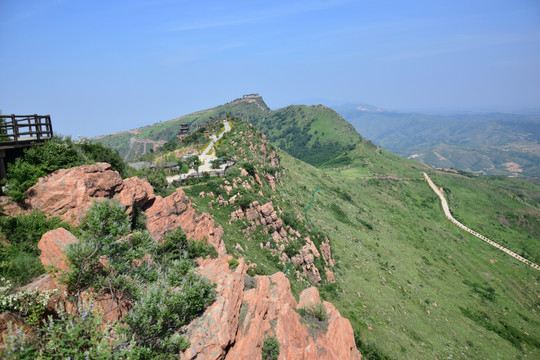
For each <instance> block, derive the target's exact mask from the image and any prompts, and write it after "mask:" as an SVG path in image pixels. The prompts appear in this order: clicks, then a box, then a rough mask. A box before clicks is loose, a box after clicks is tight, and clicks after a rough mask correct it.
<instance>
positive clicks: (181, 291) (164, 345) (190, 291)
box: [125, 274, 215, 354]
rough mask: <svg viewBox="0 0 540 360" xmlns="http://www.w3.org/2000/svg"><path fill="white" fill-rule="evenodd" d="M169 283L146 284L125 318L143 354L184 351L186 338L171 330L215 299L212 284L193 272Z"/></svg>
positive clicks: (187, 321)
mask: <svg viewBox="0 0 540 360" xmlns="http://www.w3.org/2000/svg"><path fill="white" fill-rule="evenodd" d="M170 285H172V284H168V283H165V282H162V281H156V282H154V283H152V284H150V285H148V287H147V288H146V289H145V291H144V293H143V295H142V296H141V297H140V299H139V300H138V301H137V302H136V303H134V306H133V310H132V311H131V312H130V313H129V314H128V315H127V316H126V318H125V321H126V323H127V324H128V325H129V328H130V331H131V333H132V334H133V338H134V339H135V341H136V342H137V347H138V348H139V351H140V352H142V353H158V354H159V353H161V354H166V353H178V352H179V351H180V350H185V349H186V340H185V339H183V338H182V337H180V336H177V335H174V333H175V332H177V331H178V330H179V329H180V327H182V326H183V325H185V324H187V323H189V322H190V321H191V320H192V319H194V318H195V317H197V316H199V315H200V314H202V312H203V311H204V309H206V307H207V306H208V305H210V304H211V303H212V302H213V301H214V299H215V291H214V289H213V287H212V285H211V284H210V283H209V282H208V281H207V280H204V279H202V278H200V277H199V276H196V275H194V274H191V275H190V276H186V277H183V278H181V280H180V279H179V281H178V282H177V283H176V284H175V285H177V286H176V287H174V288H172V287H171V286H170Z"/></svg>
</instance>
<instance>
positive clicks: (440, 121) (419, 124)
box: [336, 105, 540, 177]
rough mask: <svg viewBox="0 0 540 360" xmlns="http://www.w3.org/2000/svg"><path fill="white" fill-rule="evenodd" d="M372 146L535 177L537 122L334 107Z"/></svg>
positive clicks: (539, 154) (444, 163)
mask: <svg viewBox="0 0 540 360" xmlns="http://www.w3.org/2000/svg"><path fill="white" fill-rule="evenodd" d="M336 109H337V111H338V112H339V113H340V114H341V115H342V116H343V117H344V118H345V119H347V120H348V121H350V122H351V123H352V124H353V125H354V126H355V128H356V130H358V132H360V133H361V134H362V135H364V136H366V137H367V138H368V139H371V140H373V141H374V142H375V143H376V144H378V145H381V146H382V147H384V148H386V149H388V150H390V151H392V152H394V153H396V154H400V155H402V156H405V157H414V159H415V160H418V161H422V162H424V163H426V164H429V165H432V166H435V167H442V168H455V169H461V170H466V171H474V172H480V173H483V174H490V175H516V174H517V175H524V176H532V177H538V176H540V167H539V165H538V164H539V163H540V161H539V159H540V116H538V115H520V114H503V113H489V114H461V115H435V114H415V113H393V112H381V111H366V110H365V108H363V107H362V110H359V109H358V108H357V107H356V106H352V105H348V106H341V107H336Z"/></svg>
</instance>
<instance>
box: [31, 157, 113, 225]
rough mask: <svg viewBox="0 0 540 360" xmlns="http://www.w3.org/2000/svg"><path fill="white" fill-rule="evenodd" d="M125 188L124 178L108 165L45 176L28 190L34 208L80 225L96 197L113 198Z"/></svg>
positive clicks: (92, 166) (68, 170)
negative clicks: (123, 186) (82, 217)
mask: <svg viewBox="0 0 540 360" xmlns="http://www.w3.org/2000/svg"><path fill="white" fill-rule="evenodd" d="M121 188H122V178H121V177H120V174H118V172H117V171H112V170H111V166H110V165H109V164H107V163H97V164H95V165H83V166H78V167H74V168H71V169H61V170H57V171H55V172H53V173H52V174H50V175H47V176H45V177H42V178H40V179H39V180H38V183H37V184H36V185H34V186H32V187H31V188H30V189H28V190H27V192H26V194H27V199H26V203H27V204H28V206H29V207H30V208H31V209H38V210H41V211H43V212H44V213H46V214H48V215H51V216H54V215H57V216H60V217H61V218H62V219H63V220H64V221H67V222H70V223H72V224H74V225H78V224H79V222H80V220H81V216H82V214H84V213H85V212H86V210H87V209H88V208H89V207H90V205H91V204H92V202H93V201H94V198H112V197H113V196H114V194H115V193H116V192H118V191H120V190H121Z"/></svg>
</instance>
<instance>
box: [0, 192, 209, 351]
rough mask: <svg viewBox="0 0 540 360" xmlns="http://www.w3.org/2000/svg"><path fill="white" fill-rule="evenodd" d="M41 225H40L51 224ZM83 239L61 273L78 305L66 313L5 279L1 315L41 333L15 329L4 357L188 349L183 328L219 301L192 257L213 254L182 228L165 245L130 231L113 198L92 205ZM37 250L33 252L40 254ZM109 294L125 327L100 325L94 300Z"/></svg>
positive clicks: (69, 252)
mask: <svg viewBox="0 0 540 360" xmlns="http://www.w3.org/2000/svg"><path fill="white" fill-rule="evenodd" d="M38 221H39V219H38V220H35V222H38ZM41 221H42V223H43V224H42V227H45V226H48V223H47V221H46V220H43V219H41ZM10 235H11V234H10ZM78 237H79V241H78V242H76V243H74V244H72V245H70V247H69V248H68V250H67V258H68V260H69V267H70V270H69V271H68V272H67V273H65V274H57V276H59V277H60V278H61V279H62V281H63V282H64V283H65V284H66V286H67V291H68V293H67V296H68V299H69V301H70V302H71V303H72V304H74V307H73V309H72V310H71V311H70V312H69V313H67V312H65V311H64V310H63V309H61V308H59V309H57V310H56V313H55V314H50V313H48V312H46V311H45V308H44V305H43V304H46V303H47V301H48V297H49V295H50V294H48V293H47V292H45V293H41V294H40V293H39V292H31V291H30V292H20V291H17V290H16V289H14V288H13V285H14V284H13V283H11V282H9V281H6V279H4V278H2V281H3V284H0V285H1V288H0V304H1V305H0V311H6V310H8V311H12V312H15V313H16V314H18V316H21V317H22V318H23V319H25V321H26V323H27V324H29V325H33V326H34V327H35V328H36V330H37V331H36V333H35V334H36V336H34V337H28V336H26V335H25V334H26V333H23V332H21V331H20V329H10V331H11V332H10V337H11V338H10V339H11V340H10V341H8V342H7V343H6V344H5V345H4V348H3V349H2V350H3V352H4V353H7V354H8V355H9V358H13V359H15V358H37V359H60V358H62V359H64V358H68V357H74V358H75V357H79V356H86V357H88V358H104V359H105V358H106V359H155V358H160V359H169V358H175V357H176V356H177V355H176V354H177V353H178V352H179V351H181V350H185V349H186V347H187V346H189V342H188V341H187V340H186V339H185V338H183V337H182V336H181V335H180V333H179V330H180V328H181V327H182V326H183V325H185V324H187V323H189V322H190V321H191V320H192V319H194V318H195V317H197V316H199V315H200V314H202V312H203V311H204V310H205V308H206V307H207V306H208V305H210V304H211V303H212V302H213V301H214V299H215V291H214V288H213V285H212V284H211V283H210V282H209V281H208V280H206V279H204V278H202V277H200V276H199V275H197V274H196V273H195V272H194V266H195V262H194V259H195V258H196V257H199V256H203V257H204V256H208V255H211V254H215V250H213V249H210V248H209V247H208V246H206V245H205V244H204V243H201V242H197V243H195V242H192V241H190V240H187V239H186V236H185V234H184V233H183V232H182V231H181V230H180V229H179V230H176V231H175V232H173V233H170V234H168V235H167V237H166V238H165V241H164V242H163V244H161V245H160V244H158V243H156V242H155V241H154V240H152V239H151V237H150V235H149V233H148V232H147V231H135V232H133V233H131V221H130V219H129V218H128V215H127V214H126V213H125V211H124V208H123V206H121V205H119V204H118V203H115V202H114V201H111V200H103V201H100V202H96V203H94V204H93V206H92V207H91V208H90V209H89V210H88V212H87V214H86V215H85V217H84V219H83V221H82V222H81V225H80V226H79V233H78ZM32 245H33V249H31V251H37V248H36V246H37V245H36V244H32ZM28 247H29V248H32V246H31V245H30V244H28ZM103 259H106V264H105V265H104V264H103V261H104V260H103ZM134 264H137V265H134ZM83 293H85V294H86V295H83ZM105 294H106V295H107V296H109V297H111V298H113V299H116V301H118V302H119V303H127V304H129V307H131V311H130V312H129V314H128V315H127V316H126V317H125V318H124V319H123V321H122V324H121V326H120V324H111V326H109V327H106V328H105V329H103V327H102V326H101V323H102V320H101V318H100V314H99V310H98V309H97V308H95V307H94V305H93V300H92V297H93V296H99V295H105Z"/></svg>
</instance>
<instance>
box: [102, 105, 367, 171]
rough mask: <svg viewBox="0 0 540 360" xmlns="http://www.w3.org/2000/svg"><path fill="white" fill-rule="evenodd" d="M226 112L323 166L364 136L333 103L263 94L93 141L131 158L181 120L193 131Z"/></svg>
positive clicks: (174, 130)
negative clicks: (272, 102) (294, 101)
mask: <svg viewBox="0 0 540 360" xmlns="http://www.w3.org/2000/svg"><path fill="white" fill-rule="evenodd" d="M226 114H229V115H231V116H236V117H239V118H241V119H244V120H247V121H249V122H251V123H252V124H255V125H256V126H257V127H258V128H259V129H260V130H261V131H262V132H263V133H264V134H266V136H268V138H269V139H270V140H271V141H272V142H274V143H276V144H278V145H279V147H280V148H281V149H283V150H285V151H287V152H289V153H290V154H292V155H293V156H295V157H297V158H299V159H301V160H303V161H305V162H308V163H311V164H314V165H318V166H321V165H330V164H334V165H335V163H334V161H333V159H334V158H335V157H336V156H338V155H346V153H347V152H348V151H349V150H352V149H354V148H355V146H356V144H357V143H359V142H361V141H363V139H362V137H361V136H360V135H358V133H356V131H355V130H354V128H353V127H352V125H351V124H349V123H347V122H346V121H345V120H343V118H342V117H341V116H340V115H339V114H337V113H336V112H335V111H333V110H332V109H330V108H327V107H324V106H322V105H317V106H289V107H286V108H283V109H278V110H275V111H272V110H270V109H269V108H268V106H266V104H265V103H264V101H263V100H262V98H261V97H256V98H252V99H236V100H234V101H232V102H230V103H227V104H224V105H220V106H217V107H215V108H212V109H208V110H204V111H199V112H196V113H193V114H190V115H186V116H182V117H179V118H176V119H173V120H169V121H165V122H160V123H155V124H153V125H149V126H145V127H142V128H139V129H135V130H131V131H129V132H122V133H116V134H110V135H105V136H102V137H99V138H95V139H93V140H94V141H97V142H99V143H101V144H103V145H106V146H109V147H111V148H113V149H115V150H118V152H119V153H120V155H121V156H122V157H123V158H124V159H126V160H131V159H133V158H135V157H138V156H142V155H144V154H145V153H148V152H149V151H150V149H151V148H153V147H154V144H156V147H157V146H158V145H162V144H163V143H165V142H168V141H171V140H173V139H175V138H176V135H177V134H178V133H179V128H180V124H181V123H189V124H190V126H191V128H192V129H193V130H194V129H195V127H196V126H197V125H204V124H207V123H209V122H212V121H213V120H214V119H219V118H223V117H224V116H225V115H226ZM159 141H161V143H158V142H159ZM345 163H348V159H347V158H346V157H342V158H341V159H340V164H345Z"/></svg>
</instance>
